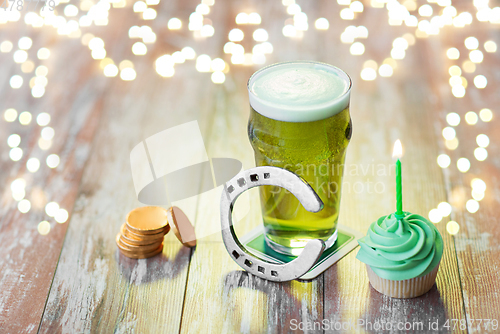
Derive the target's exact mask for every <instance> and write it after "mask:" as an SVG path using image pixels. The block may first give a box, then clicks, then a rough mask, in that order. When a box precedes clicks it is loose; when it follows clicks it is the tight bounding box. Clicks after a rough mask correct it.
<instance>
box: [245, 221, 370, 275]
mask: <svg viewBox="0 0 500 334" xmlns="http://www.w3.org/2000/svg"><path fill="white" fill-rule="evenodd" d="M362 236H363V234H362V233H361V232H358V231H356V230H353V229H352V228H350V227H347V226H344V225H341V224H338V225H337V240H336V242H335V243H334V244H333V245H332V246H331V247H329V248H327V249H325V251H324V252H323V254H322V255H321V257H320V259H319V260H318V262H317V263H316V264H315V265H314V266H313V267H312V268H311V270H309V271H308V272H307V273H306V274H304V275H303V276H301V277H300V279H303V280H311V279H313V278H316V277H317V276H318V275H320V274H321V273H322V272H324V271H325V270H326V269H328V268H329V267H331V266H332V265H333V264H335V263H336V262H337V261H338V260H340V259H341V258H343V257H344V256H346V255H347V254H349V252H350V251H352V250H353V249H354V248H356V246H358V239H359V238H361V237H362ZM240 242H241V243H242V244H243V246H245V248H246V249H247V250H248V251H249V252H251V253H252V254H254V255H255V256H257V257H260V258H261V259H263V260H266V261H268V262H271V263H288V262H290V261H292V260H294V259H295V258H296V256H292V255H285V254H281V253H279V252H277V251H275V250H273V249H272V248H271V247H269V245H268V244H267V243H266V239H265V233H264V226H263V225H260V226H258V227H256V228H255V229H253V230H252V231H250V232H249V233H247V234H245V235H244V236H243V237H242V238H240Z"/></svg>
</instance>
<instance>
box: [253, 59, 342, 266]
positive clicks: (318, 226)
mask: <svg viewBox="0 0 500 334" xmlns="http://www.w3.org/2000/svg"><path fill="white" fill-rule="evenodd" d="M351 85H352V84H351V79H350V78H349V76H348V75H347V74H346V73H345V72H344V71H342V70H341V69H339V68H337V67H335V66H331V65H328V64H324V63H319V62H311V61H294V62H285V63H278V64H274V65H271V66H267V67H265V68H263V69H261V70H259V71H257V72H255V73H254V74H253V75H252V76H251V77H250V79H249V81H248V92H249V99H250V107H251V110H250V120H249V122H248V136H249V139H250V143H251V144H252V147H253V149H254V151H255V163H256V165H257V166H276V167H281V168H284V169H287V170H289V171H292V172H294V173H296V174H297V175H299V176H301V177H302V178H303V179H304V180H305V181H307V182H308V183H309V184H310V185H311V186H312V187H313V189H314V190H315V191H316V193H317V194H318V195H319V197H320V198H321V200H322V201H323V203H324V208H323V210H321V211H320V212H318V213H312V212H309V211H307V210H305V209H304V207H302V205H301V204H300V203H299V201H298V200H297V198H295V196H294V195H293V194H291V193H290V192H288V191H287V190H285V189H284V188H280V187H275V186H263V187H260V200H261V208H262V216H263V220H264V228H265V239H266V242H267V245H268V246H269V247H271V248H272V249H273V250H275V251H277V252H280V253H283V254H287V255H295V256H296V255H299V254H300V252H301V251H302V249H303V248H304V247H305V245H306V244H307V242H308V241H309V240H311V239H322V240H324V241H325V243H326V246H327V248H328V247H331V246H332V245H333V244H334V243H335V241H336V240H337V222H338V219H339V207H340V191H341V186H342V176H343V172H344V160H345V155H346V149H347V145H348V144H349V140H350V139H351V133H352V123H351V116H350V114H349V98H350V92H351Z"/></svg>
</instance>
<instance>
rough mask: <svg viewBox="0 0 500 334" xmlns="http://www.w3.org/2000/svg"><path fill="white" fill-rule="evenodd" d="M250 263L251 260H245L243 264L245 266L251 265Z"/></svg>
mask: <svg viewBox="0 0 500 334" xmlns="http://www.w3.org/2000/svg"><path fill="white" fill-rule="evenodd" d="M252 264H253V263H252V261H250V260H245V266H247V267H251V266H252Z"/></svg>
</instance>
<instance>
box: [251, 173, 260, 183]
mask: <svg viewBox="0 0 500 334" xmlns="http://www.w3.org/2000/svg"><path fill="white" fill-rule="evenodd" d="M250 180H251V181H252V182H256V181H259V175H257V174H252V175H250Z"/></svg>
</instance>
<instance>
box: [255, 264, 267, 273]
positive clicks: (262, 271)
mask: <svg viewBox="0 0 500 334" xmlns="http://www.w3.org/2000/svg"><path fill="white" fill-rule="evenodd" d="M257 270H258V271H259V272H260V273H263V274H264V273H265V272H266V269H265V268H264V267H261V266H259V267H258V268H257Z"/></svg>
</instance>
